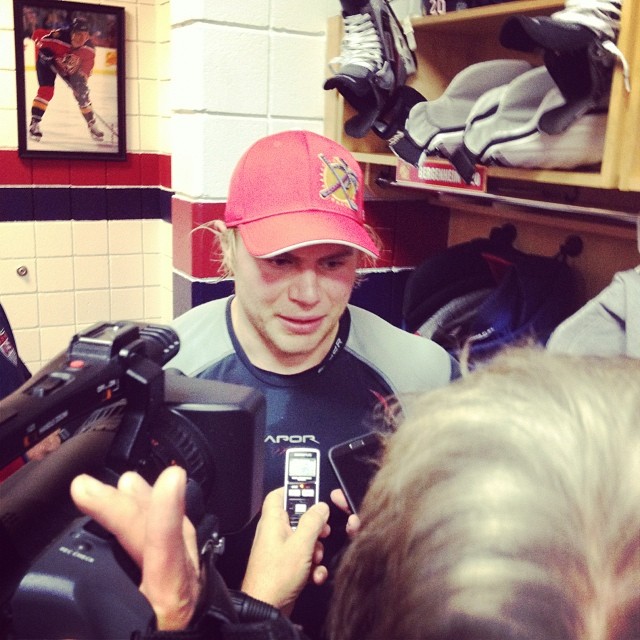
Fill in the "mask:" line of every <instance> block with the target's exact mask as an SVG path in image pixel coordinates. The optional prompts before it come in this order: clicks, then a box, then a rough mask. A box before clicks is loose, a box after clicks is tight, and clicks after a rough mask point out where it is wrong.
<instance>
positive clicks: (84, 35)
mask: <svg viewBox="0 0 640 640" xmlns="http://www.w3.org/2000/svg"><path fill="white" fill-rule="evenodd" d="M88 39H89V32H88V31H72V32H71V46H72V47H73V48H74V49H77V48H78V47H82V46H83V45H84V44H85V42H86V41H87V40H88Z"/></svg>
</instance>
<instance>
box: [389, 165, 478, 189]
mask: <svg viewBox="0 0 640 640" xmlns="http://www.w3.org/2000/svg"><path fill="white" fill-rule="evenodd" d="M396 182H398V183H402V184H407V185H412V186H416V187H424V188H434V189H439V188H443V189H446V190H447V191H449V190H456V191H467V192H468V191H473V192H477V191H480V192H483V193H484V192H486V191H487V168H486V167H484V166H482V165H476V167H475V171H474V173H473V176H472V178H471V182H470V183H467V182H465V180H463V178H462V177H461V176H460V174H459V173H458V172H457V171H456V169H455V167H454V166H453V165H452V164H451V163H450V162H449V161H448V160H444V159H440V158H437V159H433V160H427V161H425V162H421V163H420V165H419V166H417V167H415V166H413V165H412V164H409V163H408V162H405V161H404V160H401V159H400V158H398V162H397V165H396Z"/></svg>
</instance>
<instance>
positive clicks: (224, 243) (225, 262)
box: [193, 220, 382, 280]
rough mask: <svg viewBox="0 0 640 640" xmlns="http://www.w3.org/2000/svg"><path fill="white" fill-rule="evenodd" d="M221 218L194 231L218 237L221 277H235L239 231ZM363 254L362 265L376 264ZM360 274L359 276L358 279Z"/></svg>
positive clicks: (379, 244)
mask: <svg viewBox="0 0 640 640" xmlns="http://www.w3.org/2000/svg"><path fill="white" fill-rule="evenodd" d="M221 222H222V221H221V220H212V221H210V222H205V223H203V224H201V225H199V226H198V227H196V228H195V229H194V230H193V231H194V232H195V231H198V230H202V229H206V230H208V231H211V232H212V233H213V234H214V235H215V237H216V243H215V246H216V253H215V255H214V256H213V258H214V259H217V260H218V261H219V262H220V268H219V270H220V278H221V279H225V278H233V275H234V265H235V262H236V252H237V243H238V235H239V234H238V231H237V229H236V228H235V227H234V228H229V227H227V226H226V225H225V224H224V223H222V224H220V223H221ZM364 226H365V229H366V230H367V233H368V234H369V237H370V238H371V239H372V240H373V242H374V243H375V245H376V247H377V248H378V250H379V251H381V250H382V241H381V240H380V237H379V236H378V234H377V233H376V231H375V230H374V229H373V227H370V226H369V225H367V224H365V225H364ZM359 254H360V255H361V267H362V268H366V267H373V266H374V265H375V262H376V261H375V260H374V259H373V258H372V257H371V256H369V255H368V254H365V253H363V252H359ZM359 279H360V276H358V280H359Z"/></svg>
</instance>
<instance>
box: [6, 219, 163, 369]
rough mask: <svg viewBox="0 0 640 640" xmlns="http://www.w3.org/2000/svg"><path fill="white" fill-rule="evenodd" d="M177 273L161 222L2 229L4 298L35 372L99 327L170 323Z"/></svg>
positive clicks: (23, 225)
mask: <svg viewBox="0 0 640 640" xmlns="http://www.w3.org/2000/svg"><path fill="white" fill-rule="evenodd" d="M21 254H22V255H21ZM21 266H26V267H27V272H28V273H27V275H26V276H20V275H18V273H17V269H18V268H19V267H21ZM171 271H172V266H171V225H170V224H168V223H166V222H163V221H161V220H118V221H115V220H114V221H108V222H107V221H105V220H101V221H73V222H36V223H33V222H5V223H2V224H1V225H0V299H1V300H2V304H3V306H4V307H5V310H6V311H7V314H8V315H9V318H10V320H11V324H12V327H13V329H14V332H15V334H16V342H17V344H18V350H19V352H20V355H21V356H22V358H23V360H25V362H26V363H27V366H28V367H29V369H30V370H31V371H37V370H38V369H40V368H41V367H42V366H43V365H45V364H46V363H47V362H48V361H49V360H50V359H51V358H53V357H54V356H56V355H57V354H58V353H59V352H60V351H62V350H63V349H64V348H66V346H67V345H68V343H69V340H70V339H71V338H72V336H73V335H74V334H75V333H77V332H78V331H81V330H83V329H86V328H87V327H88V326H91V325H92V324H95V323H96V322H104V321H107V322H108V321H115V320H125V319H126V320H135V321H141V322H155V323H167V322H169V321H170V320H171V317H172V302H171V300H172V295H171V292H172V288H173V283H172V277H171Z"/></svg>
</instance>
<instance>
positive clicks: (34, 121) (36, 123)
mask: <svg viewBox="0 0 640 640" xmlns="http://www.w3.org/2000/svg"><path fill="white" fill-rule="evenodd" d="M29 137H30V138H31V139H32V140H35V141H36V142H40V140H42V131H40V120H39V119H38V118H31V123H30V124H29Z"/></svg>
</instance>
